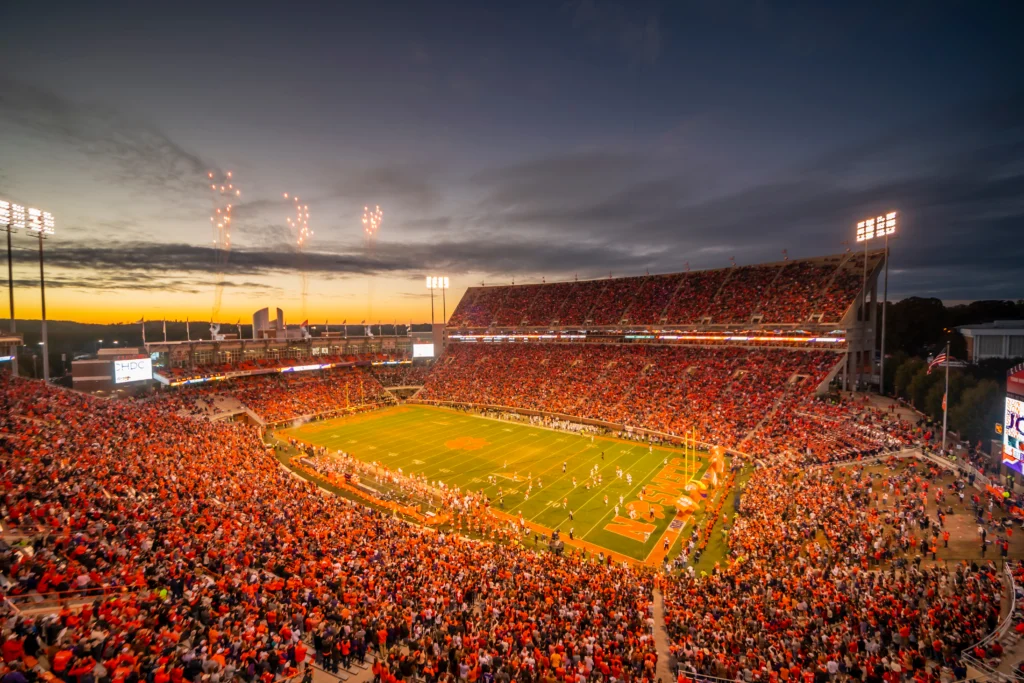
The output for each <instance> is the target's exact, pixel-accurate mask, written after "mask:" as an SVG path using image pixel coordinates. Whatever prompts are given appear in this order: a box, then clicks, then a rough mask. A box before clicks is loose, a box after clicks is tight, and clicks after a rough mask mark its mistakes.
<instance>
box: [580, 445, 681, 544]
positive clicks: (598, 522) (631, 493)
mask: <svg viewBox="0 0 1024 683" xmlns="http://www.w3.org/2000/svg"><path fill="white" fill-rule="evenodd" d="M664 467H665V465H664V464H663V463H660V462H659V463H658V464H657V465H655V466H654V469H652V470H651V471H650V472H648V473H647V476H646V477H644V479H643V481H644V482H647V481H650V480H651V479H652V478H653V477H654V473H655V472H657V471H658V470H659V469H664ZM690 481H693V477H692V475H691V478H690ZM644 486H646V483H645V484H643V485H641V484H639V483H638V484H637V485H636V486H634V487H633V488H632V489H630V495H631V496H632V495H633V493H634V492H635V491H639V490H640V489H642V488H643V487H644ZM609 512H615V510H614V508H613V509H611V510H609ZM607 516H608V513H605V514H604V515H603V516H602V517H601V518H600V519H598V520H597V521H596V522H594V524H593V525H591V527H590V528H589V529H587V531H586V533H587V535H589V534H590V533H591V532H593V531H594V527H596V526H597V525H598V524H601V523H602V522H604V521H605V518H606V517H607ZM612 519H614V517H613V518H612ZM666 526H667V525H666ZM651 535H652V536H653V534H651ZM659 538H660V536H659Z"/></svg>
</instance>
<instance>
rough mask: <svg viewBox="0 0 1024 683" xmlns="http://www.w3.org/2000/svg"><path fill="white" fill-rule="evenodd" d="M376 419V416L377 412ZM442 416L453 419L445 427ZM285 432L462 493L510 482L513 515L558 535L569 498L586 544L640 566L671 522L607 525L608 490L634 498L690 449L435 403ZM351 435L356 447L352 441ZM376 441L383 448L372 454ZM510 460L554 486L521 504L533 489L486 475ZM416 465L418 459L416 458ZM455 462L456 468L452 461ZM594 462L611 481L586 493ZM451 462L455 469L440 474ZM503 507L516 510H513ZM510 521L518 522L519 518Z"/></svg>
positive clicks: (614, 495)
mask: <svg viewBox="0 0 1024 683" xmlns="http://www.w3.org/2000/svg"><path fill="white" fill-rule="evenodd" d="M368 415H373V417H370V418H368V417H367V416H368ZM438 422H445V423H447V424H436V423H438ZM307 429H308V430H309V432H308V433H307ZM285 433H286V434H288V435H291V436H294V437H297V438H299V439H301V440H302V441H304V442H306V443H309V444H311V445H315V446H324V447H326V448H328V449H330V450H331V451H334V450H337V449H338V448H340V449H341V450H347V451H348V452H350V453H351V454H352V455H353V456H355V457H356V458H358V459H359V460H362V461H366V462H369V461H372V460H376V461H378V462H380V463H383V464H385V465H386V466H388V467H389V468H391V469H396V468H398V467H401V468H402V470H403V472H406V473H417V474H421V473H422V474H424V475H425V476H426V477H427V478H428V479H430V480H431V481H437V480H440V481H443V482H445V483H446V484H448V485H449V486H451V487H453V488H454V487H456V486H457V487H459V488H460V490H463V491H466V490H471V491H477V490H480V489H483V490H484V491H485V493H489V494H491V495H492V496H493V495H494V494H495V493H496V489H497V486H498V485H501V486H502V488H512V487H515V488H516V489H517V490H516V492H515V493H514V494H511V492H510V494H506V495H507V496H510V498H511V500H510V502H511V501H515V502H514V506H513V509H514V511H516V512H519V511H521V512H522V513H523V515H524V519H527V518H528V519H529V520H531V521H530V522H529V523H530V524H531V525H534V526H535V527H536V528H538V529H548V530H549V531H550V530H551V529H554V528H557V527H558V526H560V525H562V524H564V523H566V515H565V512H564V511H563V510H561V509H560V508H561V505H560V503H561V500H562V499H563V498H566V497H568V498H569V499H570V507H571V508H572V509H573V511H574V513H575V514H574V516H575V519H574V523H575V522H577V521H578V522H579V523H580V524H581V529H588V530H587V531H585V532H583V533H581V534H577V535H576V537H577V538H578V539H580V541H581V542H586V543H588V544H590V545H591V546H592V547H594V548H603V549H604V550H605V551H607V552H613V553H616V554H618V555H621V556H622V557H628V558H630V559H632V560H635V561H640V562H642V561H644V560H645V557H649V556H650V551H651V550H652V549H654V548H660V546H657V545H655V544H657V543H660V541H661V539H663V538H664V533H665V531H666V529H667V527H668V526H669V524H670V522H671V519H662V520H655V522H656V529H655V531H653V532H652V539H650V541H649V542H648V543H641V542H637V541H635V540H632V539H629V538H626V537H620V536H617V535H615V534H613V533H610V532H607V531H605V530H603V529H600V528H599V527H601V526H602V524H603V523H606V520H607V519H608V517H609V514H608V513H609V511H610V510H609V509H608V508H605V507H604V506H603V505H602V504H601V503H600V502H599V499H600V498H601V497H603V496H604V495H608V496H609V498H610V499H616V501H617V498H618V497H619V495H622V496H623V498H624V501H623V502H627V501H626V500H625V499H626V498H628V499H629V501H633V500H635V493H636V491H637V490H638V489H640V488H641V487H643V486H645V485H648V484H649V483H650V479H651V475H650V474H649V473H650V472H654V471H657V470H658V469H659V468H661V467H663V466H664V459H665V457H666V456H669V457H672V458H676V457H680V456H682V454H683V452H682V451H681V450H676V449H670V448H665V447H660V446H659V447H657V448H653V449H650V450H649V449H648V444H646V443H643V442H637V441H630V440H625V439H618V438H613V437H597V438H595V439H594V442H593V443H591V442H590V435H588V434H585V433H584V434H581V433H576V432H563V431H557V430H553V429H551V428H547V427H544V426H542V425H535V424H532V423H529V422H516V421H509V420H498V419H493V418H482V417H480V416H476V415H471V414H466V413H460V412H456V411H451V410H445V409H439V408H433V407H427V406H398V407H390V408H385V409H382V410H380V411H377V412H375V413H372V414H365V413H364V414H362V415H360V416H346V417H343V418H340V419H338V420H337V421H321V422H316V423H307V425H303V426H300V427H297V428H293V429H291V430H286V432H285ZM477 437H479V438H483V439H484V440H486V441H487V442H488V445H487V446H485V447H484V448H482V449H480V450H477V451H466V450H452V449H449V448H448V447H447V446H445V445H444V442H445V441H448V440H450V439H455V438H477ZM349 440H355V441H356V442H357V443H356V444H353V445H351V446H349V444H348V443H347V442H348V441H349ZM370 446H375V447H376V449H375V450H371V449H370V448H369V447H370ZM602 449H603V450H604V451H605V460H604V461H601V459H600V452H601V450H602ZM391 453H395V455H390V454H391ZM506 460H507V461H508V465H509V466H508V468H507V470H508V471H509V472H510V473H511V472H512V471H520V473H521V474H522V475H523V477H522V478H523V479H525V475H526V474H527V471H528V470H529V471H530V472H532V473H533V475H534V479H535V480H537V479H545V477H548V479H547V481H545V486H544V487H543V488H541V489H538V488H536V486H535V487H534V490H533V492H532V493H531V495H530V499H529V500H528V501H526V500H516V499H517V497H520V496H522V495H523V492H524V487H523V482H522V481H520V482H519V483H518V484H512V482H509V481H507V480H500V481H499V482H498V484H495V485H491V484H489V483H488V482H487V481H486V478H487V476H488V475H490V474H492V473H497V472H500V471H502V466H503V463H504V461H506ZM414 461H416V462H419V464H414ZM563 462H566V463H568V465H567V469H566V472H565V474H564V475H563V474H561V473H560V469H561V466H562V463H563ZM452 463H457V464H456V465H455V466H453V465H452ZM595 464H597V465H598V466H599V470H600V472H601V474H602V476H603V478H604V481H603V482H602V484H601V485H600V486H598V487H596V488H592V489H591V491H583V490H582V487H579V488H577V489H573V488H572V487H571V485H570V484H569V481H570V480H571V478H572V477H573V476H576V477H577V478H578V479H579V478H581V477H582V478H583V479H586V476H587V475H588V474H589V471H590V469H591V467H592V466H593V465H595ZM701 464H704V463H703V461H702V462H701ZM616 465H618V466H620V467H623V466H624V467H625V469H626V470H628V471H630V472H631V473H634V475H635V479H634V484H633V485H630V486H629V487H628V488H627V485H626V483H625V481H624V480H619V479H618V478H617V477H615V476H614V468H615V466H616ZM446 468H451V470H454V471H448V472H444V473H442V472H438V470H439V469H446ZM637 473H639V474H637ZM473 479H477V481H475V482H474V481H473ZM535 483H536V482H535ZM383 488H387V486H384V487H383ZM397 491H400V489H396V492H397ZM414 497H415V498H417V499H418V498H419V496H414ZM435 501H436V498H435ZM424 502H426V501H424ZM497 511H498V510H497V507H496V512H497ZM503 512H504V514H506V515H508V512H507V510H506V511H503ZM620 514H621V513H620ZM509 517H512V519H514V516H513V515H509ZM669 517H671V515H669ZM687 528H689V527H687Z"/></svg>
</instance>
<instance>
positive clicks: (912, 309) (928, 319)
mask: <svg viewBox="0 0 1024 683" xmlns="http://www.w3.org/2000/svg"><path fill="white" fill-rule="evenodd" d="M886 323H887V324H886V330H885V337H886V341H885V348H886V349H887V350H891V351H893V352H895V351H906V352H907V353H912V354H916V353H924V352H925V351H927V350H929V348H930V347H931V346H932V345H934V344H935V343H936V341H937V340H938V339H939V338H940V337H941V336H942V331H943V328H945V327H947V325H946V307H945V306H944V305H943V304H942V301H941V300H940V299H925V298H921V297H916V296H912V297H908V298H906V299H902V300H900V301H897V302H896V303H894V304H892V306H891V307H890V308H889V313H888V319H887V321H886Z"/></svg>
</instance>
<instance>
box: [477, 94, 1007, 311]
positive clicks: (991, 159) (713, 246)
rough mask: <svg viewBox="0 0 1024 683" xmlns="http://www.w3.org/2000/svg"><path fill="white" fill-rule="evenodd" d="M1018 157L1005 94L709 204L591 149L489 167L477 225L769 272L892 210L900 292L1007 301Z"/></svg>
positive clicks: (667, 259)
mask: <svg viewBox="0 0 1024 683" xmlns="http://www.w3.org/2000/svg"><path fill="white" fill-rule="evenodd" d="M1018 105H1021V106H1018ZM1021 159H1024V95H1022V94H1021V93H1012V94H1010V95H1007V96H1004V97H1000V98H998V99H996V100H992V101H990V102H987V103H978V104H972V105H970V106H968V107H962V108H958V109H955V110H953V111H951V112H939V113H938V114H937V115H935V116H933V117H929V118H927V119H925V120H922V121H920V122H918V124H917V125H916V126H912V127H900V128H899V129H897V130H895V131H893V132H891V133H887V134H885V135H882V136H878V137H877V138H875V139H870V140H867V141H865V142H863V143H861V144H859V145H849V146H846V147H844V148H843V149H841V150H838V151H835V152H828V153H825V154H822V155H820V156H819V158H817V159H814V160H813V161H812V162H810V163H808V164H801V165H794V166H793V167H791V168H790V169H788V170H783V171H781V172H778V173H776V177H774V178H772V179H771V180H770V181H768V182H761V183H752V184H748V185H746V186H740V187H737V188H735V189H732V190H731V191H728V192H721V193H719V194H717V195H712V196H709V195H708V194H707V193H706V192H698V191H695V190H694V188H695V186H698V185H700V184H701V183H702V182H703V181H704V180H706V179H702V178H698V177H695V176H694V175H693V174H692V173H690V172H685V171H684V172H680V171H678V170H676V169H674V168H672V165H671V164H666V163H661V162H659V160H658V158H657V156H656V155H654V154H648V155H646V156H645V155H644V154H642V153H639V152H636V153H621V152H602V151H600V150H593V151H587V152H579V153H572V154H566V155H561V156H552V157H548V158H544V159H540V160H536V161H532V162H529V163H525V164H516V165H512V166H508V167H505V168H498V169H491V170H489V171H487V172H485V173H481V174H479V175H478V176H476V177H475V178H474V182H475V183H477V184H478V185H479V186H480V187H482V188H484V189H485V196H484V200H483V201H482V202H481V204H480V206H479V207H477V212H476V213H475V214H474V216H473V222H474V225H475V226H481V225H485V226H493V227H494V229H495V230H496V231H501V232H503V231H512V232H513V233H515V234H517V235H520V236H526V235H530V236H538V237H540V236H544V237H545V238H547V239H550V240H552V241H553V242H555V243H571V242H573V241H574V240H579V241H585V242H587V243H589V244H603V245H613V244H616V243H621V242H623V241H625V242H628V244H630V245H631V249H632V253H641V252H642V251H643V250H644V249H645V248H646V249H648V250H649V251H648V252H647V253H648V254H649V256H648V262H649V264H650V267H651V268H652V270H658V271H672V270H678V269H680V266H681V263H682V262H683V261H684V260H688V261H690V262H691V263H692V264H693V265H694V266H695V267H696V266H699V267H720V266H723V265H726V264H727V262H728V261H727V257H728V256H730V255H735V256H736V257H737V260H738V261H739V262H740V263H752V262H757V261H763V260H775V259H777V258H778V256H779V252H780V250H781V249H783V248H788V250H789V253H790V254H792V255H794V256H811V255H819V254H825V253H835V252H837V251H839V250H840V249H841V242H843V241H844V240H850V239H851V238H852V236H853V231H854V225H855V223H856V221H857V220H858V219H860V218H862V217H865V216H869V215H874V214H875V213H876V212H882V211H886V210H890V209H897V210H899V211H900V213H901V215H902V221H903V224H902V227H901V237H900V242H897V243H895V247H894V248H895V249H896V253H897V255H898V256H900V255H901V254H902V252H903V250H904V249H906V251H907V253H906V255H905V256H901V257H902V258H903V259H904V260H903V261H902V264H903V267H902V268H901V270H900V272H899V273H897V274H896V275H895V278H894V281H893V283H892V284H893V286H894V287H895V291H896V292H897V293H898V294H899V293H904V294H909V293H913V292H914V291H917V290H919V289H923V288H929V289H930V291H932V290H934V291H944V292H946V293H949V294H952V293H956V292H961V293H962V292H966V291H972V292H975V293H980V294H983V295H984V296H996V295H1000V296H1009V297H1015V296H1020V295H1021V293H1022V290H1021V289H1020V287H1019V285H1018V284H1017V283H1018V277H1017V271H1018V270H1019V265H1018V264H1019V263H1020V262H1021V259H1022V258H1024V247H1021V246H1018V242H1017V241H1015V240H1014V239H1013V237H1012V235H1013V234H1014V233H1015V232H1016V233H1018V234H1019V232H1020V231H1022V230H1024V203H1022V201H1021V199H1020V198H1021V197H1022V196H1024V164H1022V162H1021ZM904 244H906V247H904V246H903V245H904ZM997 244H998V245H999V246H998V251H999V253H998V254H994V253H993V251H994V248H993V247H994V245H997ZM594 265H595V269H597V268H600V264H594ZM560 272H562V273H564V272H565V271H564V270H563V271H560ZM938 272H945V273H948V274H950V275H955V277H952V278H943V277H940V276H938V275H937V273H938ZM959 298H963V297H962V296H961V297H959Z"/></svg>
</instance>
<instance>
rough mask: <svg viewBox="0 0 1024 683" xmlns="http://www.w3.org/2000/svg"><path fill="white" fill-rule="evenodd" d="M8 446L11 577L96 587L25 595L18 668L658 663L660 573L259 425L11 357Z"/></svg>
mask: <svg viewBox="0 0 1024 683" xmlns="http://www.w3.org/2000/svg"><path fill="white" fill-rule="evenodd" d="M0 446H2V447H0V491H2V503H3V505H2V514H3V526H4V530H5V533H15V532H17V533H21V534H24V535H26V537H28V538H30V539H32V550H33V551H32V552H28V553H26V552H19V551H17V549H14V548H10V547H7V546H4V549H3V552H0V571H2V572H3V574H4V575H5V576H6V578H7V579H8V580H9V582H10V583H9V584H8V586H7V588H6V589H5V591H4V593H5V595H6V597H8V598H10V599H12V600H15V599H19V598H20V597H22V596H28V597H29V598H31V597H32V596H35V597H38V598H40V599H43V598H52V597H53V596H54V592H55V591H58V592H60V595H61V596H62V597H63V598H65V599H67V598H69V597H74V596H84V597H85V598H86V599H85V600H82V601H81V602H80V603H79V605H80V606H76V607H74V608H68V607H65V608H64V609H62V610H60V613H59V614H54V615H53V616H52V617H45V618H37V619H33V618H28V617H25V616H19V615H18V614H17V613H12V612H10V611H7V610H4V611H3V616H4V622H3V623H4V631H3V636H2V645H3V647H2V649H3V655H4V666H5V668H7V667H13V668H15V669H16V670H19V671H27V669H28V668H29V667H30V666H34V665H36V664H37V663H38V662H37V660H41V659H45V660H46V661H47V663H48V667H49V668H50V670H51V672H52V675H54V676H56V677H57V678H58V679H61V680H64V681H67V682H68V683H83V681H86V680H87V677H88V680H93V679H95V680H97V681H100V680H106V679H107V678H108V677H109V679H110V680H113V681H125V682H130V681H140V682H141V681H154V683H157V682H159V683H171V682H178V683H180V682H181V681H183V680H189V681H200V680H202V681H204V682H212V681H223V682H225V683H227V682H229V681H232V680H244V681H246V682H247V683H254V682H255V681H257V680H259V681H261V682H263V683H270V682H272V681H274V680H275V679H279V680H280V679H282V678H284V677H285V676H288V675H291V674H293V673H294V672H296V670H297V669H300V668H301V667H302V666H303V665H304V663H306V662H308V660H310V659H311V658H312V657H313V655H314V654H316V656H317V659H318V660H321V659H322V661H323V663H324V666H325V668H328V669H333V670H335V671H337V666H338V662H339V661H345V660H346V659H348V658H350V657H351V656H352V655H353V654H354V655H355V656H356V657H357V658H359V656H360V653H364V652H366V650H367V649H370V650H374V649H379V650H382V651H383V650H384V649H385V648H388V649H390V648H391V647H392V646H398V645H403V646H407V647H408V650H407V651H406V652H408V658H407V657H406V656H405V654H404V653H396V654H394V655H393V656H394V657H396V658H399V657H400V658H401V662H396V663H395V665H394V666H395V668H394V669H393V672H392V673H389V674H388V675H387V676H386V677H385V676H382V677H383V678H384V679H385V680H389V681H391V680H397V678H396V677H397V676H403V677H406V678H408V677H409V674H411V673H412V671H411V670H410V671H409V672H408V673H407V672H406V671H405V669H404V667H405V666H406V664H409V665H410V666H411V665H412V664H413V663H414V662H415V667H416V673H418V674H420V675H424V676H426V677H428V679H429V680H431V681H436V680H437V679H438V674H441V675H443V674H444V673H445V672H447V671H455V672H458V671H459V670H460V667H463V666H465V667H466V668H467V669H475V670H476V674H474V676H475V677H477V678H478V679H479V680H483V679H481V678H480V676H479V674H480V668H479V667H480V666H481V658H483V657H484V656H486V661H488V662H490V664H491V666H490V667H489V672H490V674H492V675H493V674H497V675H498V676H499V677H504V678H517V677H520V676H523V673H522V672H526V671H529V672H530V676H531V678H530V679H531V680H536V679H540V678H545V677H551V678H552V679H553V678H554V677H558V678H560V679H561V678H564V676H565V674H566V672H567V671H568V672H570V673H574V672H575V671H576V670H577V668H578V669H579V671H580V672H581V675H583V670H584V667H586V668H587V669H588V670H589V669H591V668H592V669H593V670H596V671H598V672H600V673H601V674H602V676H603V677H604V679H605V680H611V679H612V677H614V679H615V680H619V681H639V680H640V679H642V678H645V680H648V681H649V680H652V678H653V676H652V674H653V670H654V666H655V655H654V641H653V638H652V637H651V635H650V634H651V625H650V623H649V621H648V620H649V617H650V604H651V588H652V574H651V573H650V572H647V571H638V570H634V569H630V568H627V567H623V566H619V565H614V566H613V565H612V564H611V563H610V562H608V563H607V564H604V563H600V564H599V563H598V562H596V558H590V559H589V560H584V559H582V558H581V557H580V556H579V555H571V556H559V555H555V554H551V553H543V554H541V553H536V552H534V551H531V550H526V549H521V548H517V547H513V546H507V545H494V544H491V543H484V542H478V541H469V540H464V539H462V538H461V537H459V536H456V535H446V534H439V533H436V532H432V531H425V530H422V529H420V528H419V527H416V526H413V525H409V524H407V523H405V522H402V521H400V520H397V519H393V518H391V517H390V516H388V515H384V514H382V513H379V512H376V511H374V510H372V509H368V508H363V507H361V506H358V505H355V504H352V503H350V502H347V501H346V500H344V499H340V498H335V497H333V496H331V497H325V496H323V495H321V494H320V493H319V491H318V490H317V489H316V488H315V487H313V486H312V485H311V484H309V483H307V482H303V481H301V480H296V479H295V478H294V477H293V476H292V475H291V474H289V473H288V472H286V471H284V470H283V469H282V468H281V467H280V466H279V464H278V463H277V461H276V460H275V459H274V458H273V457H272V456H271V455H269V454H268V453H267V452H266V449H265V447H264V444H263V443H262V442H261V440H260V437H259V435H258V433H257V431H256V430H255V429H254V428H251V427H244V426H240V425H237V424H227V423H213V422H209V421H207V420H202V419H191V418H187V417H181V416H178V415H176V414H173V413H171V412H169V411H165V410H163V409H162V408H161V406H160V404H159V403H147V402H137V401H131V400H123V401H105V400H100V399H96V398H92V397H88V396H84V395H81V394H76V393H72V392H68V391H64V390H61V389H57V388H53V387H49V386H47V385H45V384H43V383H41V382H29V381H25V380H18V379H13V380H12V379H10V378H8V377H0ZM3 604H6V603H3ZM0 607H2V605H0ZM439 633H440V634H443V635H441V636H438V634H439ZM435 637H436V639H435ZM310 641H312V645H313V646H314V647H313V649H312V650H311V648H310ZM435 642H436V643H438V644H439V645H438V646H437V647H435V646H434V645H433V644H434V643H435ZM527 646H529V647H527ZM577 658H578V659H577ZM584 660H586V662H585V663H584ZM577 662H578V664H577ZM100 665H102V667H103V671H104V672H105V673H104V674H101V673H100V668H98V667H99V666H100ZM47 673H48V675H49V674H50V672H47ZM458 677H460V678H461V676H458ZM523 680H525V678H524V679H523Z"/></svg>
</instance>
